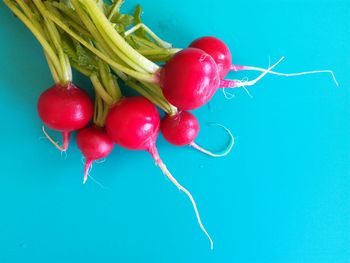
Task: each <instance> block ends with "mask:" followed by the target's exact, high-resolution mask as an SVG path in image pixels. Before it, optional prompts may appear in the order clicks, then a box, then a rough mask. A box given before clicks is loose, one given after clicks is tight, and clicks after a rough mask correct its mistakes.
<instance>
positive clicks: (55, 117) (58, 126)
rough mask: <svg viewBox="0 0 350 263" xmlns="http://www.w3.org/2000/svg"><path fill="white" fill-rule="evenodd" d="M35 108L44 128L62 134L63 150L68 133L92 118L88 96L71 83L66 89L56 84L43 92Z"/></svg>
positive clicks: (79, 127)
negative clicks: (46, 127)
mask: <svg viewBox="0 0 350 263" xmlns="http://www.w3.org/2000/svg"><path fill="white" fill-rule="evenodd" d="M37 108H38V113H39V117H40V119H41V120H42V122H43V123H44V124H45V125H46V126H48V127H49V128H51V129H53V130H56V131H60V132H62V136H63V141H64V142H63V149H64V150H66V149H67V147H68V138H69V134H70V132H72V131H75V130H78V129H81V128H83V127H84V126H86V125H87V124H88V123H89V121H90V120H91V118H92V116H93V103H92V101H91V99H90V97H89V95H88V94H87V93H86V92H85V91H83V90H81V89H80V88H78V87H76V86H75V85H74V84H72V83H69V84H68V86H67V87H62V86H60V85H58V84H56V85H54V86H52V87H51V88H49V89H47V90H46V91H44V92H43V93H42V94H41V95H40V98H39V101H38V107H37Z"/></svg>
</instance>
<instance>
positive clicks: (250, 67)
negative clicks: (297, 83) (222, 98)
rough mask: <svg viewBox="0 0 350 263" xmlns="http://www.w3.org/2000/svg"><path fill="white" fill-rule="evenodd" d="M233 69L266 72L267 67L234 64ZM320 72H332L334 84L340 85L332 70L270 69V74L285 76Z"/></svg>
mask: <svg viewBox="0 0 350 263" xmlns="http://www.w3.org/2000/svg"><path fill="white" fill-rule="evenodd" d="M231 70H233V71H236V72H237V71H242V70H250V71H259V72H265V71H266V69H264V68H260V67H253V66H239V65H232V66H231ZM318 73H329V74H331V76H332V78H333V81H334V84H335V85H336V86H337V87H339V82H338V81H337V79H336V77H335V74H334V72H333V71H332V70H312V71H303V72H298V73H282V72H277V71H269V74H273V75H277V76H284V77H295V76H302V75H309V74H318Z"/></svg>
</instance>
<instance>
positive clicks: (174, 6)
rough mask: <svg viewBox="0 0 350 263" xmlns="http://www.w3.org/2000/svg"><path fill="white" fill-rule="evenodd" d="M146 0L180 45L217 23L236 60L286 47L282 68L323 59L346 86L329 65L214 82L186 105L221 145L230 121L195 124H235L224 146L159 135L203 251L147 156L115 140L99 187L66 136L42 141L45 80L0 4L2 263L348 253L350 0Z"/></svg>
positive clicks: (156, 23)
mask: <svg viewBox="0 0 350 263" xmlns="http://www.w3.org/2000/svg"><path fill="white" fill-rule="evenodd" d="M136 3H137V2H136V1H133V0H128V1H127V4H126V6H125V7H124V10H131V9H132V8H133V7H135V5H136ZM141 3H142V4H143V7H144V10H145V14H144V16H143V19H144V21H145V22H146V23H147V24H148V25H149V26H150V27H151V28H153V29H154V30H155V31H156V32H158V33H159V35H160V36H162V37H163V38H164V39H167V40H170V41H172V42H173V43H174V44H175V46H180V47H185V46H186V45H187V44H188V43H189V42H191V40H193V39H195V38H196V37H199V36H202V35H210V34H211V35H216V36H218V37H220V38H222V39H223V40H224V41H226V42H227V43H228V44H229V46H230V47H231V50H232V53H233V57H234V61H235V62H236V63H238V64H248V65H257V66H267V64H268V58H269V57H271V59H272V62H274V61H276V60H277V59H279V58H280V56H282V55H284V56H286V59H285V60H284V61H283V62H282V64H281V65H280V66H279V67H278V69H279V70H281V71H289V72H295V71H302V70H310V69H323V68H329V69H333V70H334V71H335V73H336V76H337V78H338V81H339V82H340V85H341V86H340V87H339V88H336V87H335V85H334V84H333V82H332V79H331V78H330V76H329V75H327V74H323V75H322V74H321V75H312V76H304V77H297V78H283V77H276V76H268V77H266V78H265V79H264V80H262V81H261V82H260V83H259V84H257V85H256V86H255V87H252V88H250V91H251V93H252V96H253V98H250V97H249V96H248V95H247V94H246V93H245V92H244V91H243V90H237V91H235V92H234V94H235V98H233V99H231V100H227V99H225V98H224V96H223V94H222V92H220V91H219V92H217V94H216V95H215V97H214V99H213V100H212V101H211V103H210V107H203V108H202V109H200V110H197V111H196V112H195V114H196V115H197V117H198V119H199V120H200V122H201V123H202V130H201V133H200V135H199V137H198V142H199V143H201V144H202V145H205V146H207V147H209V148H212V149H220V148H222V147H224V146H225V144H226V143H227V136H226V135H225V133H224V132H223V131H222V130H220V129H218V128H213V127H208V126H207V125H205V124H206V123H207V122H209V121H210V122H211V121H215V122H218V123H222V124H225V125H226V126H227V127H229V128H230V129H231V130H232V132H233V133H234V135H235V136H236V145H235V148H234V150H233V151H232V153H231V154H230V155H229V156H228V157H227V158H223V159H212V158H209V157H207V156H204V155H202V154H200V153H198V152H196V151H194V150H193V149H191V148H189V147H182V148H175V147H172V146H170V145H169V144H167V143H166V142H165V141H164V139H163V138H161V137H160V138H159V139H158V147H159V151H160V154H161V155H162V156H163V159H164V161H165V162H166V163H167V165H168V167H169V168H170V169H171V171H172V172H173V173H174V175H176V176H177V178H178V179H179V181H180V182H182V183H183V185H185V186H186V187H188V188H189V189H190V190H191V191H192V193H193V195H194V196H195V198H196V199H197V202H198V206H199V209H200V211H201V214H202V218H203V220H204V222H205V225H206V227H207V229H208V230H209V232H210V233H211V235H212V237H213V238H214V240H215V250H214V251H210V249H209V243H208V241H207V239H206V238H205V236H204V235H203V234H202V233H201V231H200V229H199V228H198V226H197V223H196V220H195V217H194V213H193V210H192V207H191V205H190V203H189V201H188V200H187V198H186V196H184V195H183V194H182V193H180V192H179V191H178V190H177V189H176V188H175V187H173V186H172V185H171V184H170V182H169V181H168V180H167V179H166V178H165V177H164V176H163V175H162V174H161V172H160V171H159V170H158V169H157V167H156V166H155V165H154V162H153V161H152V159H151V158H150V156H148V154H147V153H145V152H132V151H127V150H124V149H121V148H119V147H116V148H115V150H114V152H113V154H112V155H111V156H110V157H109V158H108V159H107V160H106V162H105V163H101V164H95V165H94V168H93V170H92V175H93V176H94V178H95V179H96V180H98V181H99V182H100V183H102V184H103V186H104V187H100V186H99V185H97V184H96V183H94V182H93V181H92V180H90V181H89V183H88V184H87V185H85V186H82V185H81V182H82V168H83V167H82V162H81V155H80V153H79V151H78V149H77V148H76V145H75V143H74V142H72V144H71V148H70V150H69V152H68V155H67V158H65V157H64V156H61V154H60V153H59V152H57V150H55V149H54V148H53V147H52V146H51V145H50V144H49V143H48V141H46V140H45V139H41V138H42V133H41V129H40V128H41V123H40V120H39V118H38V117H37V113H36V101H37V98H38V96H39V94H40V93H41V92H42V91H43V90H44V89H45V88H47V87H49V86H50V85H51V84H52V79H51V77H50V74H49V71H48V68H47V66H46V62H45V60H44V59H43V55H42V50H41V48H40V46H39V45H38V43H37V42H36V40H35V39H34V38H33V37H32V36H31V34H30V33H29V32H28V31H27V30H26V28H25V27H24V26H23V25H22V24H21V23H20V22H19V21H18V20H16V18H15V17H14V16H12V14H11V13H10V12H9V10H7V9H6V7H5V6H4V4H3V3H1V5H0V21H1V25H0V35H1V36H2V37H1V49H0V58H1V59H0V68H1V70H0V87H1V89H0V98H1V103H0V112H1V116H2V121H1V125H0V126H1V130H0V131H1V138H2V143H1V151H0V157H1V158H0V160H1V161H0V164H1V172H0V174H1V175H0V178H1V181H0V262H1V263H13V262H36V263H41V262H51V263H54V262H155V263H156V262H168V263H171V262H240V263H245V262H269V263H274V262H279V263H280V262H283V263H284V262H286V263H287V262H307V263H312V262H315V263H322V262H332V263H346V262H350V107H349V106H350V92H349V85H350V74H349V70H350V19H349V17H350V1H349V0H337V1H335V0H328V1H326V0H303V1H301V0H300V1H297V0H295V1H291V0H279V1H278V0H270V1H268V0H264V1H257V0H254V1H243V0H235V1H209V0H204V1H199V0H195V1H185V0H178V1H171V2H169V1H166V0H158V1H156V2H155V1H150V0H142V2H141ZM243 76H245V75H244V74H237V75H234V74H232V75H230V77H236V78H242V77H243ZM249 76H250V77H251V78H252V77H254V76H256V74H254V73H252V74H250V75H249ZM75 82H76V83H77V84H80V85H82V86H84V87H86V88H87V89H90V85H89V82H88V81H87V80H86V79H84V78H82V77H81V76H76V79H75Z"/></svg>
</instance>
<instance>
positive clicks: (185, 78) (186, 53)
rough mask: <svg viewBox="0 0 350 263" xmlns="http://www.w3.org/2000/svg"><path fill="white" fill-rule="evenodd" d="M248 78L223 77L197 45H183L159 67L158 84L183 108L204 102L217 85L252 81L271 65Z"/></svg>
mask: <svg viewBox="0 0 350 263" xmlns="http://www.w3.org/2000/svg"><path fill="white" fill-rule="evenodd" d="M282 59H283V58H281V59H280V60H279V61H278V62H277V63H276V64H275V65H273V66H271V67H270V68H269V69H267V70H266V71H265V72H264V73H263V74H261V75H260V76H259V77H258V78H256V79H255V80H251V81H243V82H242V81H239V80H223V79H221V78H220V72H219V69H218V66H217V64H216V63H215V61H214V59H213V58H212V57H211V56H210V55H209V54H207V53H206V52H204V51H203V50H201V49H197V48H186V49H183V50H181V51H180V52H178V53H176V54H175V55H174V56H173V57H172V58H171V59H170V60H169V61H168V62H167V63H166V64H165V66H164V67H163V68H162V70H161V71H160V85H161V87H162V90H163V94H164V96H165V98H166V99H167V100H168V101H169V102H170V103H171V104H173V105H174V106H175V107H178V108H179V109H183V110H192V109H196V108H198V107H200V106H202V105H204V104H206V103H207V102H208V101H209V100H210V99H211V98H212V97H213V95H214V93H215V92H216V90H217V89H218V88H219V87H222V88H237V87H245V86H251V85H254V84H255V83H256V82H257V81H258V80H260V79H261V78H262V77H263V76H265V75H266V74H267V73H268V72H269V71H270V70H271V69H272V68H274V67H275V66H276V65H277V64H278V63H279V62H280V61H281V60H282Z"/></svg>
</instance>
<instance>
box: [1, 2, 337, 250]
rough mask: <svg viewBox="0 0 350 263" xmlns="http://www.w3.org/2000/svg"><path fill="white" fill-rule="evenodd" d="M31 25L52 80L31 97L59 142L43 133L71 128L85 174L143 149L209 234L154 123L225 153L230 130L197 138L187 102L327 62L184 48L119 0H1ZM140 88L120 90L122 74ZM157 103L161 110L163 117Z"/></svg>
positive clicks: (214, 47)
mask: <svg viewBox="0 0 350 263" xmlns="http://www.w3.org/2000/svg"><path fill="white" fill-rule="evenodd" d="M4 3H5V4H6V5H7V6H8V7H9V8H10V9H11V10H12V12H13V13H14V14H15V15H16V16H17V17H18V18H19V19H20V20H21V21H22V22H23V23H24V24H25V25H26V26H27V27H28V29H29V30H30V31H31V32H32V33H33V35H34V36H35V37H36V38H37V39H38V41H39V42H40V44H41V45H42V47H43V50H44V53H45V56H46V58H47V61H48V65H49V67H50V70H51V73H52V76H53V79H54V81H55V84H54V85H53V86H52V87H51V88H49V89H47V90H46V91H44V92H43V93H42V94H41V96H40V98H39V101H38V113H39V117H40V118H41V120H42V122H43V124H44V125H45V126H47V127H48V128H50V129H52V130H56V131H59V132H61V133H62V143H61V144H59V143H57V142H56V141H55V140H54V139H53V138H51V137H50V136H49V134H48V133H47V131H46V129H45V128H44V126H43V132H44V134H45V136H46V137H47V138H48V139H49V140H50V141H51V142H52V144H53V145H55V146H56V147H57V148H58V149H59V150H60V151H67V150H68V145H69V138H70V134H71V133H72V132H74V131H77V136H76V142H77V145H78V148H79V149H80V150H81V152H82V154H83V156H84V157H85V167H84V179H83V182H84V183H86V181H87V179H88V176H89V170H90V168H91V165H92V163H93V162H94V161H95V160H99V159H102V158H105V157H107V156H108V155H109V154H110V153H111V152H112V150H113V147H114V145H118V146H121V147H124V148H127V149H130V150H142V151H147V152H149V153H150V155H151V157H152V158H153V159H154V161H155V162H156V164H157V165H158V166H159V168H160V169H161V170H162V172H163V173H164V174H165V175H166V176H167V177H168V178H169V180H170V181H171V182H172V183H173V184H174V185H175V186H176V187H178V188H179V189H180V190H181V191H182V192H184V193H185V194H186V195H187V196H188V198H189V199H190V201H191V203H192V205H193V208H194V211H195V214H196V217H197V221H198V224H199V226H200V227H201V229H202V231H203V232H204V233H205V235H206V236H207V237H208V239H209V241H210V245H211V248H213V241H212V239H211V237H210V235H209V234H208V232H207V231H206V229H205V227H204V226H203V224H202V220H201V217H200V215H199V212H198V209H197V205H196V202H195V200H194V198H193V196H192V195H191V193H190V192H189V191H188V190H187V189H186V188H184V187H183V186H182V185H181V184H180V183H179V182H178V181H177V180H176V179H175V177H174V176H173V175H172V174H171V173H170V172H169V170H168V169H167V167H166V166H165V164H164V163H163V161H162V159H161V158H160V156H159V154H158V151H157V147H156V140H157V137H158V134H159V132H161V133H162V134H163V136H164V138H165V139H166V140H167V141H168V142H169V143H171V144H173V145H176V146H185V145H189V146H192V147H193V148H195V149H197V150H199V151H201V152H203V153H205V154H208V155H210V156H213V157H222V156H225V155H227V154H228V153H229V152H230V151H231V149H232V147H233V144H234V138H233V136H232V134H231V132H230V131H229V130H228V129H227V128H226V127H224V126H222V125H220V124H216V125H219V126H220V127H222V128H223V129H225V131H227V133H228V135H229V136H230V143H229V146H228V147H227V149H226V150H225V151H224V152H223V153H220V154H219V153H213V152H211V151H209V150H207V149H204V148H203V147H201V146H199V145H198V144H197V143H196V142H195V139H196V136H197V135H198V133H199V129H200V126H199V122H198V120H197V119H196V117H195V116H194V115H193V114H192V113H191V112H189V110H194V109H197V108H199V107H201V106H203V105H205V104H206V103H208V102H209V101H210V99H211V98H212V97H213V95H214V94H215V92H216V91H217V90H218V89H219V88H242V87H243V88H244V87H247V86H252V85H254V84H255V83H257V82H258V81H259V80H260V79H261V78H263V77H264V76H265V75H267V74H275V75H281V76H298V75H303V74H312V73H321V72H325V73H327V72H328V73H330V74H332V76H333V78H334V81H335V83H336V84H337V82H336V79H335V77H334V75H333V72H331V71H328V70H319V71H309V72H300V73H293V74H286V73H281V72H276V71H273V69H274V68H275V67H276V66H277V65H278V64H279V63H280V62H281V60H282V59H283V57H282V58H281V59H280V60H279V61H278V62H276V63H275V64H274V65H272V66H271V67H269V68H267V69H264V68H260V67H250V66H239V65H234V64H232V56H231V52H230V50H229V48H228V47H227V46H226V44H225V43H224V42H222V41H221V40H219V39H217V38H215V37H202V38H199V39H197V40H195V41H193V42H192V43H191V44H190V45H189V46H188V47H187V48H184V49H180V48H173V47H172V45H171V44H170V43H168V42H166V41H164V40H162V39H161V38H159V37H158V36H157V35H156V34H155V33H154V32H153V31H152V30H151V29H150V28H149V27H147V26H146V25H145V24H143V23H142V21H141V18H140V14H141V12H142V10H141V7H139V6H138V7H137V8H136V10H135V13H134V14H133V16H131V15H128V14H123V13H121V11H120V8H121V5H122V3H123V1H122V0H115V1H114V2H113V3H112V4H107V3H104V2H103V1H102V0H99V1H95V0H46V1H42V0H29V1H27V0H4ZM71 66H73V67H74V68H75V69H76V70H77V71H79V72H80V73H82V74H83V75H85V76H87V77H88V78H90V80H91V83H92V86H93V88H94V91H95V97H94V102H93V100H92V99H91V98H90V97H89V96H88V94H87V93H86V92H85V91H83V90H81V89H80V88H78V87H76V86H75V85H74V84H73V82H72V71H71ZM240 70H254V71H259V72H260V73H261V74H260V75H259V76H258V77H257V78H256V79H253V80H250V81H241V80H232V79H231V80H227V79H225V77H226V75H227V74H228V73H229V72H230V71H240ZM120 81H121V82H124V84H125V85H126V86H128V87H130V88H132V89H134V90H135V91H136V92H138V93H139V96H135V97H124V96H123V95H122V93H121V91H120V89H119V82H120ZM157 107H158V108H159V109H161V110H163V111H164V112H165V113H166V114H165V116H164V118H163V119H162V120H161V118H160V114H159V111H158V109H157Z"/></svg>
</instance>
